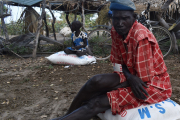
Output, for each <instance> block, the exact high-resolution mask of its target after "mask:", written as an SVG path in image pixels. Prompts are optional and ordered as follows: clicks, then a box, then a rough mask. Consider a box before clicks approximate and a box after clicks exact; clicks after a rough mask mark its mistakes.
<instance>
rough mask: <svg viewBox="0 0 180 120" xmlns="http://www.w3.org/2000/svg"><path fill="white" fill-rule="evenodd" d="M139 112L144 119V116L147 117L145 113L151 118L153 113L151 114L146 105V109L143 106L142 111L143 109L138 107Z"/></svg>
mask: <svg viewBox="0 0 180 120" xmlns="http://www.w3.org/2000/svg"><path fill="white" fill-rule="evenodd" d="M138 112H139V115H140V117H141V119H144V118H145V114H146V116H147V117H148V118H151V115H150V113H149V110H148V108H147V107H145V109H144V108H142V111H141V109H138Z"/></svg>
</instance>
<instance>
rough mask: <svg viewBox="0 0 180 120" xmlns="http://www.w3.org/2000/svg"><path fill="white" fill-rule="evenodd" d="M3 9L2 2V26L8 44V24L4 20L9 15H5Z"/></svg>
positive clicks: (0, 5)
mask: <svg viewBox="0 0 180 120" xmlns="http://www.w3.org/2000/svg"><path fill="white" fill-rule="evenodd" d="M3 8H4V3H3V2H0V16H1V24H2V29H3V31H4V34H5V37H6V42H7V41H9V35H8V32H7V29H6V24H5V22H4V18H5V17H7V15H3V14H4V13H3Z"/></svg>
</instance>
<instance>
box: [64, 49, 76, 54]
mask: <svg viewBox="0 0 180 120" xmlns="http://www.w3.org/2000/svg"><path fill="white" fill-rule="evenodd" d="M64 52H65V53H66V54H76V51H72V50H70V49H68V48H66V49H64Z"/></svg>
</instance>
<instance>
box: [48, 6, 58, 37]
mask: <svg viewBox="0 0 180 120" xmlns="http://www.w3.org/2000/svg"><path fill="white" fill-rule="evenodd" d="M49 11H50V13H51V15H52V17H53V22H52V29H53V35H54V39H55V40H57V39H56V31H55V28H54V24H55V22H56V18H55V17H54V14H53V12H52V11H51V7H50V8H49Z"/></svg>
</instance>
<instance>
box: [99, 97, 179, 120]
mask: <svg viewBox="0 0 180 120" xmlns="http://www.w3.org/2000/svg"><path fill="white" fill-rule="evenodd" d="M98 116H99V117H100V118H101V119H102V120H180V105H179V104H177V103H176V102H174V101H173V100H171V99H167V100H165V101H163V102H159V103H156V104H151V105H146V106H140V107H138V108H133V109H129V110H126V111H123V112H122V113H121V114H120V115H119V114H116V115H112V112H111V110H110V109H109V110H106V112H105V113H99V114H98Z"/></svg>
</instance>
